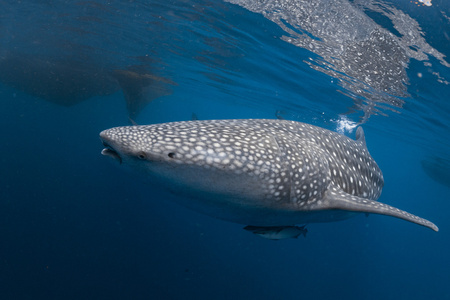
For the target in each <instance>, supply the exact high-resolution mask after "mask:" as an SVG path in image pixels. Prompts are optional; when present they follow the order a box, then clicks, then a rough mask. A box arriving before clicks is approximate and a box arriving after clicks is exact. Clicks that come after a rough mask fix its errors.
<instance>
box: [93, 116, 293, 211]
mask: <svg viewBox="0 0 450 300" xmlns="http://www.w3.org/2000/svg"><path fill="white" fill-rule="evenodd" d="M227 128H228V129H227ZM233 129H234V130H235V131H234V132H231V131H230V130H229V127H227V126H221V125H220V124H217V123H215V124H213V123H208V122H200V121H192V122H177V123H165V124H156V125H148V126H125V127H116V128H111V129H108V130H105V131H102V132H101V133H100V138H101V139H102V141H103V144H104V146H105V148H104V149H103V151H102V154H103V155H107V156H110V157H112V158H115V159H116V160H118V161H119V162H120V163H121V164H123V165H126V166H129V167H131V168H132V169H136V170H140V171H141V172H143V173H144V174H145V175H146V176H147V177H149V179H150V180H151V181H152V182H154V183H156V184H163V185H165V186H167V187H169V188H170V189H172V190H174V191H177V192H178V193H184V194H191V195H192V194H195V196H202V197H203V198H205V197H208V198H213V197H214V198H220V196H224V197H228V198H229V197H230V196H231V197H233V198H239V201H240V202H241V203H242V201H244V202H245V201H253V200H249V199H254V200H255V201H264V199H266V198H270V199H271V200H274V198H276V199H278V200H282V199H287V190H288V188H287V186H286V188H285V189H284V190H283V188H280V186H282V185H283V184H284V181H283V175H284V176H286V175H285V174H281V171H282V170H281V166H280V162H279V157H278V156H277V155H276V153H277V151H278V148H277V147H278V146H277V145H276V143H275V142H274V141H273V140H271V139H270V138H264V137H262V136H261V135H258V134H257V133H254V134H249V132H248V131H247V130H244V129H242V130H241V132H239V130H238V128H233ZM236 129H237V130H236ZM277 166H278V167H277ZM277 170H279V171H280V172H277ZM200 194H201V195H200ZM276 199H275V200H276ZM224 201H225V200H224ZM227 201H228V200H227Z"/></svg>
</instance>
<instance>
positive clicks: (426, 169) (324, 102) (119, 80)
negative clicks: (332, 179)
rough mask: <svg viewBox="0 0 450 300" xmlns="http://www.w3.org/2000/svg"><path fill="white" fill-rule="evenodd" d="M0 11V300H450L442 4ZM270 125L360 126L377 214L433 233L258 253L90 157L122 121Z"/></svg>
mask: <svg viewBox="0 0 450 300" xmlns="http://www.w3.org/2000/svg"><path fill="white" fill-rule="evenodd" d="M426 4H427V5H426ZM0 5H1V7H2V9H1V11H0V40H1V43H0V96H1V101H0V128H2V129H1V136H2V142H1V143H0V162H1V168H0V182H1V183H0V239H1V247H0V254H1V255H0V257H1V260H0V298H1V299H344V298H345V299H450V291H449V290H448V283H449V282H450V272H449V270H450V258H449V256H448V253H449V251H450V237H449V234H448V232H449V230H450V221H449V220H448V218H447V215H448V211H450V190H449V188H450V187H449V186H450V156H449V153H450V152H449V150H450V147H449V146H450V104H449V102H448V100H449V96H450V59H449V56H450V4H449V3H448V1H446V0H440V1H437V0H432V1H425V0H424V1H406V0H399V1H385V0H365V1H362V0H353V1H349V0H333V1H330V0H317V1H304V0H296V1H292V0H278V1H274V0H265V1H255V0H230V1H207V0H202V1H190V0H186V1H158V0H152V1H108V2H103V1H36V0H34V1H32V0H23V1H0ZM126 100H127V101H128V102H127V101H126ZM127 103H128V104H127ZM277 117H278V118H283V119H289V120H296V121H301V122H306V123H310V124H313V125H317V126H321V127H325V128H327V129H331V130H334V131H339V132H341V133H343V134H346V135H348V136H350V137H354V131H355V130H354V129H355V128H356V126H358V125H362V126H363V127H364V130H365V133H366V140H367V144H368V148H369V150H370V153H371V155H372V156H373V157H374V159H375V160H376V161H377V163H378V164H379V166H380V168H381V169H382V171H383V174H384V178H385V187H384V189H383V193H382V196H381V197H380V199H379V201H381V202H384V203H387V204H390V205H393V206H396V207H399V208H401V209H404V210H407V211H409V212H411V213H414V214H417V215H419V216H421V217H424V218H427V219H429V220H431V221H433V222H434V223H436V224H437V225H438V226H439V228H440V231H439V232H438V233H436V232H433V231H431V230H429V229H427V228H424V227H421V226H418V225H415V224H411V223H408V222H405V221H402V220H398V219H394V218H391V217H386V216H378V215H370V216H369V217H366V216H364V215H361V216H357V217H354V218H352V219H349V220H346V221H342V222H336V223H322V224H309V225H308V231H309V232H308V235H307V237H306V238H303V237H300V238H298V239H288V240H282V241H278V242H276V241H269V240H266V239H262V238H260V237H258V236H256V235H252V234H251V233H249V232H246V231H244V230H242V227H243V226H242V225H238V224H233V223H228V222H225V221H221V220H217V219H214V218H211V217H209V216H204V215H201V214H198V213H196V212H193V211H191V210H188V209H186V208H184V207H181V206H178V205H177V204H175V203H174V202H173V201H171V200H172V199H174V198H175V197H177V196H175V195H172V194H170V193H168V192H166V191H162V190H161V189H158V187H154V186H151V185H148V184H146V183H145V182H143V181H142V180H141V179H140V178H139V177H138V176H136V175H135V174H132V173H127V172H126V171H124V170H122V169H121V168H120V166H118V165H117V164H115V163H113V162H112V161H111V160H110V159H107V158H105V157H103V156H101V154H100V151H101V149H102V148H103V146H102V144H101V142H100V141H99V138H98V133H99V132H100V131H101V130H104V129H107V128H110V127H114V126H120V125H128V124H130V118H131V119H132V120H133V121H135V122H137V123H138V124H150V123H159V122H168V121H175V120H190V119H192V118H198V119H222V118H227V119H228V118H271V119H273V118H277Z"/></svg>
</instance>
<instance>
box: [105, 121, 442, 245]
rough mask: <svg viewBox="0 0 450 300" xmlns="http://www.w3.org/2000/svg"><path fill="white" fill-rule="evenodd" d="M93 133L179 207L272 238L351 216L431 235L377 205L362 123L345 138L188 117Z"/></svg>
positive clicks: (292, 124)
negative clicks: (395, 222)
mask: <svg viewBox="0 0 450 300" xmlns="http://www.w3.org/2000/svg"><path fill="white" fill-rule="evenodd" d="M100 138H101V140H102V142H103V145H104V146H105V148H104V149H103V150H102V154H103V155H106V156H110V157H112V158H114V159H116V160H117V161H119V162H120V163H121V164H122V165H124V166H128V167H130V168H131V169H133V170H136V171H138V172H140V173H141V174H144V176H145V178H147V179H148V180H149V181H150V182H152V183H153V184H155V185H157V186H158V187H165V188H167V189H168V190H170V191H173V192H175V193H178V194H180V195H182V196H183V197H178V198H179V199H178V200H177V201H179V202H180V204H182V205H184V206H186V207H189V208H191V209H193V210H195V211H198V212H201V213H204V214H207V215H210V216H212V217H215V218H219V219H223V220H227V221H230V222H235V223H239V224H243V225H249V226H251V227H250V228H251V229H252V231H253V232H254V233H258V232H259V233H261V232H267V233H268V235H270V237H271V238H272V239H280V238H283V236H286V237H294V236H295V235H294V234H285V233H286V232H287V231H286V230H284V234H282V236H277V232H280V233H282V232H283V230H282V227H286V228H293V227H292V226H295V225H296V224H309V223H315V222H333V221H339V220H344V219H347V218H349V217H351V216H354V215H357V214H358V213H366V214H380V215H387V216H393V217H396V218H400V219H403V220H406V221H410V222H413V223H416V224H419V225H422V226H425V227H428V228H430V229H432V230H434V231H438V227H437V226H436V225H435V224H433V223H432V222H430V221H428V220H425V219H423V218H420V217H418V216H415V215H413V214H410V213H408V212H406V211H403V210H400V209H398V208H395V207H392V206H390V205H387V204H384V203H381V202H378V201H377V199H378V198H379V197H380V195H381V191H382V188H383V185H384V179H383V175H382V172H381V170H380V168H379V167H378V165H377V164H376V162H375V161H374V159H373V158H372V157H371V155H370V154H369V151H368V150H367V146H366V141H365V136H364V131H363V129H362V127H358V129H357V131H356V140H352V139H350V138H348V137H346V136H344V135H341V134H339V133H336V132H333V131H330V130H327V129H324V128H321V127H317V126H313V125H309V124H306V123H300V122H296V121H287V120H269V119H241V120H205V121H198V120H197V121H182V122H171V123H162V124H154V125H141V126H123V127H115V128H111V129H107V130H104V131H102V132H101V133H100ZM275 227H276V228H277V229H276V230H274V228H275ZM247 228H248V227H247ZM264 228H267V230H266V231H264ZM302 228H303V227H302Z"/></svg>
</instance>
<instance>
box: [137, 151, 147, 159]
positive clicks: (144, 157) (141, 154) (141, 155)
mask: <svg viewBox="0 0 450 300" xmlns="http://www.w3.org/2000/svg"><path fill="white" fill-rule="evenodd" d="M137 157H138V158H139V159H146V158H147V155H145V152H139V153H138V156H137Z"/></svg>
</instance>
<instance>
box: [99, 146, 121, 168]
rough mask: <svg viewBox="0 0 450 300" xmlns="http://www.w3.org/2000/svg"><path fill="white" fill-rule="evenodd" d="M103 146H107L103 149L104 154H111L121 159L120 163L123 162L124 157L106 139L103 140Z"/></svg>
mask: <svg viewBox="0 0 450 300" xmlns="http://www.w3.org/2000/svg"><path fill="white" fill-rule="evenodd" d="M103 146H105V148H104V149H103V150H102V154H103V155H105V156H110V157H112V158H114V159H116V160H118V161H119V163H120V164H122V158H121V157H120V155H119V153H117V151H116V150H114V148H113V147H111V146H110V145H109V144H108V143H106V142H105V141H103Z"/></svg>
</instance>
